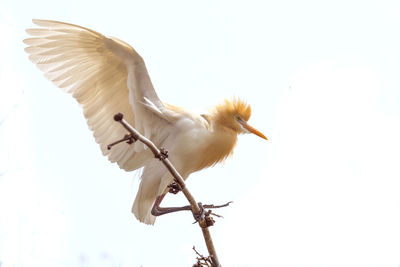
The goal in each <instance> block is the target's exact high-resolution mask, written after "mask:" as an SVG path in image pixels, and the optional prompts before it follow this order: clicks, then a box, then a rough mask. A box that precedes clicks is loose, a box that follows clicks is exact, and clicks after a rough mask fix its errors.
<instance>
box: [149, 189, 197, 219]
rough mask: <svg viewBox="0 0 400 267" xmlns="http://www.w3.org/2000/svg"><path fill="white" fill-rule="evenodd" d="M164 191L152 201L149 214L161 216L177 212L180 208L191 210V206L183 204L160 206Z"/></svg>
mask: <svg viewBox="0 0 400 267" xmlns="http://www.w3.org/2000/svg"><path fill="white" fill-rule="evenodd" d="M165 195H166V193H164V194H162V195H160V196H158V197H157V198H156V201H155V202H154V205H153V208H152V209H151V214H152V215H154V216H161V215H164V214H167V213H171V212H177V211H182V210H192V207H191V206H183V207H167V208H163V207H160V204H161V201H162V200H163V199H164V197H165Z"/></svg>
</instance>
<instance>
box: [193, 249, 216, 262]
mask: <svg viewBox="0 0 400 267" xmlns="http://www.w3.org/2000/svg"><path fill="white" fill-rule="evenodd" d="M192 249H193V250H194V252H196V254H197V256H198V257H197V258H196V259H197V262H196V264H194V265H193V267H202V266H206V267H209V266H212V262H211V259H210V257H204V256H203V255H201V254H200V253H199V252H198V251H197V250H196V248H195V247H194V246H193V247H192Z"/></svg>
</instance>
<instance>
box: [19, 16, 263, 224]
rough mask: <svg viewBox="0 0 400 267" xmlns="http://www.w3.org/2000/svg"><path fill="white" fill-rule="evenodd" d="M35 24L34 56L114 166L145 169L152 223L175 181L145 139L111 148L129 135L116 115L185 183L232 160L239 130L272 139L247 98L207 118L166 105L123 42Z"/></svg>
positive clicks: (145, 208) (145, 218)
mask: <svg viewBox="0 0 400 267" xmlns="http://www.w3.org/2000/svg"><path fill="white" fill-rule="evenodd" d="M34 23H35V24H37V25H39V26H42V27H43V28H39V29H28V30H27V32H28V33H29V34H31V35H33V36H34V38H29V39H26V40H24V42H25V43H26V44H28V45H29V46H28V47H27V48H26V51H27V52H28V53H29V54H30V59H31V60H32V61H33V62H34V63H36V64H37V66H38V67H39V68H40V69H41V70H42V71H44V72H45V75H46V77H47V78H49V79H50V80H51V81H53V82H54V83H55V84H56V85H57V86H59V87H60V88H62V89H63V90H65V91H67V92H69V93H71V94H72V95H73V97H74V98H75V99H76V100H77V101H78V102H79V103H80V104H81V106H82V108H83V112H84V115H85V117H86V119H87V123H88V125H89V128H90V129H91V130H92V131H93V134H94V137H95V139H96V142H97V143H99V145H100V147H101V149H102V152H103V154H104V155H106V156H108V158H109V160H110V161H111V162H116V163H117V164H118V165H119V167H120V168H122V169H124V170H126V171H133V170H136V169H139V168H143V172H142V175H141V179H142V180H141V183H140V187H139V191H138V193H137V196H136V199H135V202H134V204H133V207H132V212H133V213H134V214H135V216H136V217H137V218H138V219H139V220H140V221H142V222H144V223H147V224H154V221H155V217H154V216H153V215H152V214H151V208H152V206H153V204H154V201H155V199H156V198H157V196H160V195H163V194H165V193H166V190H167V189H166V188H167V186H168V185H169V184H170V183H171V182H172V181H173V178H172V176H171V175H170V174H169V173H168V172H167V171H166V170H165V168H164V166H162V165H161V164H160V163H159V162H158V161H156V160H154V156H153V155H152V153H151V152H150V151H149V150H148V149H146V148H145V146H144V145H143V144H141V143H139V142H136V143H134V144H132V145H129V144H126V143H124V144H120V145H118V146H116V147H114V148H113V149H112V150H108V149H107V145H108V144H110V143H112V142H113V141H115V140H117V139H119V138H120V137H121V136H123V135H124V134H125V132H124V130H123V129H121V128H120V127H116V126H115V124H114V122H113V120H112V116H113V115H114V114H116V113H118V112H121V113H123V114H124V118H125V119H126V121H127V122H128V123H130V124H131V125H133V126H134V127H135V128H136V129H137V130H138V131H139V132H141V133H142V134H143V135H144V136H146V137H147V138H148V139H150V140H152V141H153V143H154V144H155V145H156V146H158V147H164V148H166V149H167V150H168V151H169V159H170V161H171V162H172V164H173V165H174V166H175V168H176V169H177V170H178V172H179V173H180V174H181V176H182V177H183V178H184V179H186V178H187V177H188V176H189V175H190V174H191V173H192V172H195V171H198V170H201V169H203V168H206V167H209V166H212V165H214V164H216V163H218V162H221V161H223V160H224V159H225V158H226V157H227V156H229V155H230V154H231V153H232V151H233V148H234V147H235V144H236V141H237V134H238V133H246V132H252V133H254V134H257V135H259V136H260V137H262V138H265V136H264V135H262V134H261V133H260V132H258V131H257V130H255V129H254V128H252V127H251V126H249V125H248V124H247V120H248V119H249V117H250V112H251V111H250V106H248V105H247V104H245V103H244V102H243V101H241V100H239V99H233V100H232V101H228V100H225V102H224V103H222V104H220V105H218V106H216V107H215V108H214V109H212V110H211V112H210V114H207V115H198V114H194V113H192V112H190V111H188V110H185V109H182V108H180V107H176V106H172V105H169V104H165V103H163V102H161V101H160V99H159V98H158V96H157V93H156V92H155V90H154V88H153V86H152V83H151V80H150V77H149V75H148V73H147V69H146V66H145V63H144V61H143V59H142V58H141V57H140V55H139V54H138V53H137V52H136V51H135V50H134V49H133V48H132V47H130V46H129V45H128V44H126V43H124V42H123V41H120V40H118V39H116V38H108V37H105V36H104V35H102V34H100V33H97V32H95V31H92V30H90V29H87V28H83V27H80V26H77V25H73V24H68V23H63V22H57V21H46V20H34ZM265 139H266V138H265Z"/></svg>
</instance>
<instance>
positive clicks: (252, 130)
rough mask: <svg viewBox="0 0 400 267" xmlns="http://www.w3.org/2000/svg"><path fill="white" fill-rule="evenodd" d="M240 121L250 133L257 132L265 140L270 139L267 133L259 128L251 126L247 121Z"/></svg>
mask: <svg viewBox="0 0 400 267" xmlns="http://www.w3.org/2000/svg"><path fill="white" fill-rule="evenodd" d="M239 123H240V124H241V125H242V126H243V128H245V129H246V130H247V131H249V132H250V133H252V134H255V135H257V136H259V137H261V138H263V139H265V140H268V138H267V137H265V135H263V134H262V133H261V132H260V131H259V130H257V129H255V128H253V127H252V126H250V125H249V124H247V122H245V121H243V120H240V121H239Z"/></svg>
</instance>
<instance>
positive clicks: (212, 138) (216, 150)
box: [196, 124, 237, 170]
mask: <svg viewBox="0 0 400 267" xmlns="http://www.w3.org/2000/svg"><path fill="white" fill-rule="evenodd" d="M204 141H205V142H204V146H203V149H202V151H201V153H202V155H204V156H203V157H201V159H199V162H197V164H196V165H197V166H196V167H197V168H196V170H201V169H203V168H206V167H210V166H213V165H215V164H216V163H218V162H221V161H224V160H225V159H226V158H227V157H228V156H230V155H231V154H232V152H233V149H234V147H235V145H236V141H237V134H236V132H235V131H233V130H232V129H230V128H227V127H225V126H222V125H215V124H212V127H211V129H210V134H209V135H208V136H207V137H206V140H204Z"/></svg>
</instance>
